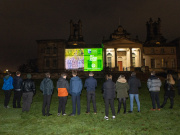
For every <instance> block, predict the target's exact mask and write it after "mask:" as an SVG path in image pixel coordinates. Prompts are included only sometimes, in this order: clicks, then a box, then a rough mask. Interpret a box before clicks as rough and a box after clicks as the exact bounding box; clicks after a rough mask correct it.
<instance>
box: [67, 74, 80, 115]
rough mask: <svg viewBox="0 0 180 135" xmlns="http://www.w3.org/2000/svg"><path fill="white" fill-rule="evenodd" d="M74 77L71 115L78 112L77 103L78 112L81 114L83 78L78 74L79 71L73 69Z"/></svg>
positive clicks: (71, 82) (72, 79)
mask: <svg viewBox="0 0 180 135" xmlns="http://www.w3.org/2000/svg"><path fill="white" fill-rule="evenodd" d="M72 76H73V77H72V78H71V80H70V90H69V93H70V94H71V96H72V97H71V98H72V113H71V114H69V116H74V115H75V114H76V105H77V114H78V115H80V111H81V103H80V95H81V91H82V87H83V85H82V80H81V79H80V78H79V77H78V76H77V71H72Z"/></svg>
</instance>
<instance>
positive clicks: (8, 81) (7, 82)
mask: <svg viewBox="0 0 180 135" xmlns="http://www.w3.org/2000/svg"><path fill="white" fill-rule="evenodd" d="M3 80H4V83H3V87H2V89H3V90H12V89H13V78H12V77H11V76H10V75H6V76H5V77H4V78H3Z"/></svg>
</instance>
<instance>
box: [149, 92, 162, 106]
mask: <svg viewBox="0 0 180 135" xmlns="http://www.w3.org/2000/svg"><path fill="white" fill-rule="evenodd" d="M151 99H152V106H153V109H156V103H157V108H158V109H159V108H160V103H159V92H153V91H151Z"/></svg>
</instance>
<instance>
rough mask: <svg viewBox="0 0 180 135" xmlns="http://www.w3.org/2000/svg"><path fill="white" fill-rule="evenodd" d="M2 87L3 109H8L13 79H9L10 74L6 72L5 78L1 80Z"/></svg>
mask: <svg viewBox="0 0 180 135" xmlns="http://www.w3.org/2000/svg"><path fill="white" fill-rule="evenodd" d="M3 81H4V83H3V86H2V90H4V96H5V99H4V108H10V107H9V106H8V104H9V101H10V97H11V90H12V89H13V78H12V77H11V73H10V72H7V73H6V76H5V77H4V78H3Z"/></svg>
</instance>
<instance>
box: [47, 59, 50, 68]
mask: <svg viewBox="0 0 180 135" xmlns="http://www.w3.org/2000/svg"><path fill="white" fill-rule="evenodd" d="M49 66H50V61H49V59H46V67H49Z"/></svg>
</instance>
